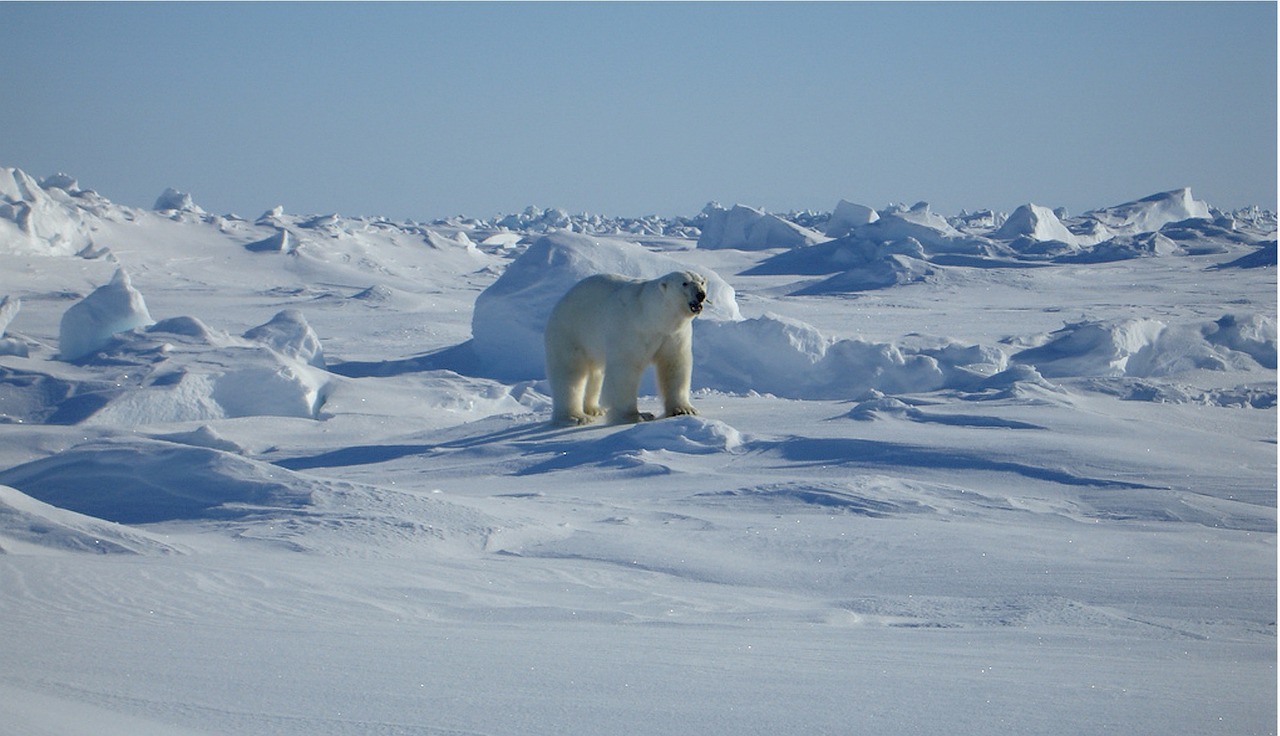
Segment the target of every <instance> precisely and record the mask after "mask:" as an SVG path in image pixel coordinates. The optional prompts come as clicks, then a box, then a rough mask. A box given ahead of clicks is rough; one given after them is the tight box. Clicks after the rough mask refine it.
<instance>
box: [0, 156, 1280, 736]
mask: <svg viewBox="0 0 1280 736" xmlns="http://www.w3.org/2000/svg"><path fill="white" fill-rule="evenodd" d="M1100 204H1101V203H1100ZM157 207H158V208H159V209H157V210H155V211H143V210H138V209H132V208H127V207H122V206H119V205H115V204H113V203H111V202H110V201H109V200H108V199H106V198H104V197H102V196H101V195H98V194H96V193H93V192H89V191H85V190H82V189H81V188H80V186H79V185H78V184H77V183H76V182H75V181H74V180H72V179H71V178H70V177H65V176H58V177H51V178H50V179H47V180H45V181H44V182H39V183H38V182H36V181H35V180H34V179H32V178H31V177H29V176H27V175H26V174H24V173H23V172H21V171H17V170H14V169H0V297H5V296H7V297H8V301H7V302H5V303H3V304H0V330H2V331H3V334H2V335H0V552H2V553H0V621H3V625H4V636H3V637H0V663H3V665H2V666H0V734H14V735H15V736H16V735H18V734H22V735H24V736H25V735H29V734H193V733H203V734H261V733H280V734H307V735H308V736H313V735H317V734H490V735H494V736H496V735H499V734H504V735H505V734H512V735H514V734H552V733H555V734H601V733H628V734H673V733H687V734H735V735H738V734H752V733H758V734H806V735H808V734H848V733H857V734H910V733H919V734H934V733H947V734H991V733H1019V734H1068V733H1069V734H1085V733H1117V734H1161V735H1166V734H1215V733H1216V734H1233V735H1236V734H1266V733H1275V730H1276V670H1275V665H1276V624H1275V622H1276V547H1275V539H1276V536H1275V532H1276V327H1275V324H1276V323H1275V319H1276V266H1275V264H1276V250H1275V230H1276V225H1275V216H1274V214H1272V213H1269V212H1265V211H1260V210H1256V209H1255V210H1246V211H1238V212H1230V213H1228V212H1220V211H1218V210H1215V209H1212V208H1211V207H1209V206H1208V205H1207V204H1206V203H1204V202H1200V201H1198V200H1195V198H1194V197H1193V196H1192V194H1191V193H1190V192H1189V191H1185V190H1183V191H1177V192H1169V193H1164V194H1161V195H1155V196H1153V197H1149V198H1145V199H1141V200H1135V201H1134V202H1130V203H1125V204H1122V205H1118V206H1114V207H1105V208H1100V209H1099V210H1097V211H1095V212H1091V213H1084V214H1082V215H1078V216H1074V217H1072V216H1067V215H1066V213H1062V212H1054V211H1053V210H1052V209H1050V208H1049V207H1042V206H1039V205H1031V204H1028V205H1027V206H1026V207H1024V208H1020V209H1019V210H1017V211H1015V212H1013V213H1010V214H1008V215H1007V216H1005V215H1002V214H998V213H991V212H980V213H961V214H959V215H953V216H943V215H941V214H938V213H934V212H932V211H930V210H929V208H928V207H927V206H925V205H923V204H922V205H917V206H915V207H906V206H890V207H887V208H884V209H880V210H874V209H872V208H870V207H865V206H862V205H859V204H855V203H848V202H842V203H840V204H839V205H838V206H836V207H835V208H834V209H833V211H832V212H831V213H789V214H770V213H765V212H763V211H761V210H759V209H754V208H749V207H733V208H725V207H719V206H709V207H708V208H707V209H706V210H704V212H703V213H702V214H700V215H699V216H697V217H691V218H683V219H677V220H662V219H660V218H631V219H625V218H608V217H599V216H571V215H569V214H567V213H564V212H561V211H558V210H538V209H536V208H530V209H529V210H527V211H525V212H524V213H521V214H519V215H511V216H507V217H502V218H494V219H492V220H472V219H464V218H454V219H450V220H446V221H440V222H436V223H404V222H400V223H396V222H389V221H386V220H382V219H378V218H354V217H344V216H337V215H327V216H313V215H305V216H300V215H291V214H288V213H285V212H284V211H283V210H282V209H279V208H277V209H276V210H272V211H269V212H267V213H265V214H263V215H262V216H261V217H260V218H258V219H243V218H240V217H236V216H233V215H224V216H218V215H211V214H209V213H205V212H204V211H202V210H201V209H200V208H199V207H198V206H197V205H196V204H195V203H194V202H192V200H191V198H190V197H188V196H185V195H183V194H182V193H180V192H173V191H168V192H165V193H164V195H163V196H162V197H161V199H160V201H158V202H157ZM571 231H572V232H571ZM673 262H674V263H679V264H685V265H691V266H693V267H696V268H699V269H701V270H703V271H704V272H705V273H707V274H708V275H709V276H711V277H712V280H713V289H712V301H713V305H712V308H711V309H710V310H709V311H708V312H707V313H706V314H705V315H704V316H702V317H699V318H698V320H697V322H696V329H695V344H696V365H695V373H694V382H695V389H696V391H695V405H696V406H697V407H698V409H699V411H700V416H698V417H681V418H677V419H665V420H659V421H655V422H651V423H645V424H641V425H635V426H624V427H607V426H588V427H583V428H571V429H568V428H560V427H551V426H548V425H547V424H546V419H547V416H548V414H549V400H548V398H547V396H546V386H545V382H544V381H543V380H542V375H541V358H540V356H539V355H538V351H539V350H540V344H539V342H538V330H539V329H540V324H541V319H542V318H543V316H544V315H545V313H546V312H547V311H548V310H549V309H550V305H551V303H553V302H554V300H555V298H556V297H557V296H558V293H559V292H560V290H562V289H563V288H567V284H570V283H572V282H573V281H574V280H575V279H576V278H578V277H580V276H581V275H585V274H586V273H591V272H595V271H599V270H615V271H623V272H627V273H630V274H633V275H650V274H653V273H661V272H662V270H663V269H665V268H666V267H667V266H669V265H670V264H671V263H673ZM473 336H474V339H473ZM641 405H642V408H645V407H646V406H648V407H650V408H653V407H656V405H657V401H656V399H654V398H653V397H646V398H644V399H642V402H641Z"/></svg>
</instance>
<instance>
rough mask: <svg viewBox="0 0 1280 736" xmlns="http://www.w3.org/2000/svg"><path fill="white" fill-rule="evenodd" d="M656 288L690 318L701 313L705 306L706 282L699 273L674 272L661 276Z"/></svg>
mask: <svg viewBox="0 0 1280 736" xmlns="http://www.w3.org/2000/svg"><path fill="white" fill-rule="evenodd" d="M658 286H659V287H660V288H661V289H662V292H663V294H664V295H666V297H667V299H668V300H669V301H670V303H672V304H676V305H679V309H680V310H681V311H682V312H683V313H685V314H687V315H688V316H689V317H692V316H693V315H695V314H698V313H700V312H701V311H702V305H703V304H707V303H709V302H707V280H706V278H704V277H703V275H702V274H700V273H695V272H693V271H675V272H673V273H669V274H667V275H666V276H663V277H662V278H661V279H660V280H659V282H658Z"/></svg>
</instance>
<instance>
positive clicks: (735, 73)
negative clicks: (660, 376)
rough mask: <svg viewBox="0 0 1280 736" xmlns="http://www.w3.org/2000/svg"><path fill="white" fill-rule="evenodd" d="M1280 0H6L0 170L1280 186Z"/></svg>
mask: <svg viewBox="0 0 1280 736" xmlns="http://www.w3.org/2000/svg"><path fill="white" fill-rule="evenodd" d="M1276 65H1277V61H1276V4H1275V3H1271V2H1263V3H1217V2H1212V3H1061V4H1058V3H1030V4H1020V3H990V4H987V3H944V4H933V3H884V4H881V3H812V4H810V3H747V4H739V3H697V4H684V3H641V4H631V3H571V4H540V3H514V4H506V3H478V4H471V3H440V4H437V3H430V4H419V3H391V4H369V3H360V4H336V3H335V4H329V3H325V4H305V3H283V4H258V3H231V4H194V3H181V4H150V3H147V4H115V3H111V4H80V3H71V4H62V3H49V4H46V3H36V4H24V3H7V2H6V3H0V70H2V72H3V73H0V165H3V166H17V167H19V168H22V169H24V170H26V171H27V172H28V173H30V174H32V175H34V176H37V177H42V176H45V175H47V174H50V173H54V172H56V171H63V172H66V173H68V174H71V175H73V176H75V177H77V178H78V179H79V180H80V183H81V185H82V186H86V187H90V188H93V189H96V190H98V191H99V192H101V193H102V194H104V195H105V196H107V197H108V198H110V199H112V200H114V201H117V202H121V203H124V204H131V205H137V206H148V207H149V206H150V205H151V204H152V203H153V202H154V200H155V198H156V196H157V195H158V194H159V193H160V192H161V191H162V190H163V189H164V188H165V187H169V186H172V187H175V188H177V189H180V190H183V191H187V192H190V193H191V194H192V195H193V197H194V198H195V200H196V202H197V203H199V204H200V205H201V206H203V207H204V208H205V209H207V210H210V211H213V212H218V213H226V212H236V213H238V214H240V215H243V216H248V217H256V216H257V215H258V214H260V213H261V212H262V211H264V210H266V209H269V208H270V207H273V206H275V205H277V204H282V205H284V207H285V209H286V210H287V211H289V212H295V213H299V214H309V213H328V212H339V213H342V214H347V215H385V216H389V217H394V218H410V219H414V220H429V219H433V218H436V217H444V216H447V215H453V214H466V215H471V216H478V217H488V216H492V215H493V214H496V213H499V212H513V211H518V210H521V209H523V208H524V207H525V206H526V205H530V204H534V205H538V206H543V207H550V206H555V207H562V208H564V209H567V210H570V211H574V212H582V211H589V212H597V213H602V214H613V215H643V214H650V213H657V214H663V215H678V214H683V215H693V214H696V213H697V212H698V211H699V210H700V209H701V208H702V206H703V205H704V204H706V203H707V202H708V201H711V200H715V201H719V202H721V203H723V204H732V203H735V202H741V203H744V204H749V205H752V206H758V207H764V208H765V209H768V210H772V211H786V210H791V209H803V208H811V209H819V210H822V209H830V208H831V207H833V206H834V205H835V203H836V202H837V201H838V200H839V199H841V198H845V199H851V200H853V201H857V202H861V203H864V204H868V205H871V206H874V207H883V206H884V205H885V204H887V203H889V202H907V203H914V202H916V201H920V200H925V201H929V202H931V203H932V204H933V206H934V209H935V211H939V212H943V213H946V214H953V213H956V212H959V210H961V209H969V210H974V209H980V208H987V207H990V208H993V209H997V210H1004V211H1010V210H1012V209H1013V208H1015V207H1017V206H1018V205H1020V204H1023V203H1026V202H1035V203H1037V204H1044V205H1049V206H1054V207H1057V206H1065V207H1067V208H1068V210H1070V211H1071V212H1073V213H1078V212H1082V211H1084V210H1086V209H1089V208H1092V207H1102V206H1107V205H1111V204H1117V203H1120V202H1123V201H1128V200H1133V199H1137V198H1139V197H1142V196H1145V195H1147V194H1152V193H1154V192H1159V191H1164V190H1168V189H1174V188H1178V187H1182V186H1190V187H1192V191H1193V192H1194V194H1195V195H1196V196H1197V197H1198V198H1200V199H1204V200H1207V201H1208V202H1209V203H1210V204H1212V205H1214V206H1218V207H1223V208H1232V207H1239V206H1244V205H1248V204H1261V205H1263V206H1267V207H1271V208H1275V207H1276V180H1277V169H1276V105H1277V101H1276V89H1277V83H1276Z"/></svg>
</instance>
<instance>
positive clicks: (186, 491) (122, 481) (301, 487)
mask: <svg viewBox="0 0 1280 736" xmlns="http://www.w3.org/2000/svg"><path fill="white" fill-rule="evenodd" d="M0 484H3V485H7V486H12V487H14V488H17V489H18V490H20V491H22V492H23V493H24V494H26V495H28V496H31V497H32V498H34V499H36V500H38V501H42V502H44V503H46V504H50V505H53V506H57V507H59V508H63V509H68V510H71V511H74V512H76V513H79V514H85V515H87V516H93V517H96V518H99V519H106V520H107V521H114V522H119V523H121V524H146V523H152V522H159V521H170V520H175V519H209V518H212V519H227V518H241V517H246V516H252V515H259V514H270V513H279V512H282V511H297V510H298V509H300V508H303V507H305V506H307V505H309V504H310V503H311V500H312V494H313V492H314V491H316V490H318V489H319V488H321V484H320V482H319V481H314V480H311V479H308V478H306V477H304V476H300V475H297V474H295V473H292V472H290V471H288V470H284V469H283V468H279V467H276V466H274V465H268V464H266V463H261V462H257V461H254V460H249V459H247V458H243V457H240V456H238V455H232V454H229V453H225V452H220V451H218V450H214V449H210V448H206V447H192V446H188V445H178V444H173V443H170V442H161V441H157V440H143V439H130V440H121V441H107V440H101V441H95V442H87V443H84V444H81V445H76V446H74V447H71V448H69V449H67V450H63V451H62V452H60V453H58V454H56V455H51V456H49V457H46V458H42V459H40V460H35V461H32V462H29V463H26V464H23V465H19V466H17V467H14V468H10V469H9V470H6V471H4V472H2V473H0Z"/></svg>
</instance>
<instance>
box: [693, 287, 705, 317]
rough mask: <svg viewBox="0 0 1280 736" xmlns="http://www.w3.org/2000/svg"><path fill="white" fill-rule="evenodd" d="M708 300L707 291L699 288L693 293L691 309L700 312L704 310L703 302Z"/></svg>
mask: <svg viewBox="0 0 1280 736" xmlns="http://www.w3.org/2000/svg"><path fill="white" fill-rule="evenodd" d="M706 300H707V292H705V291H703V290H702V289H698V290H697V291H696V292H694V294H693V301H691V302H689V311H691V312H693V313H694V314H698V313H699V312H701V311H702V303H703V302H705V301H706Z"/></svg>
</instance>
